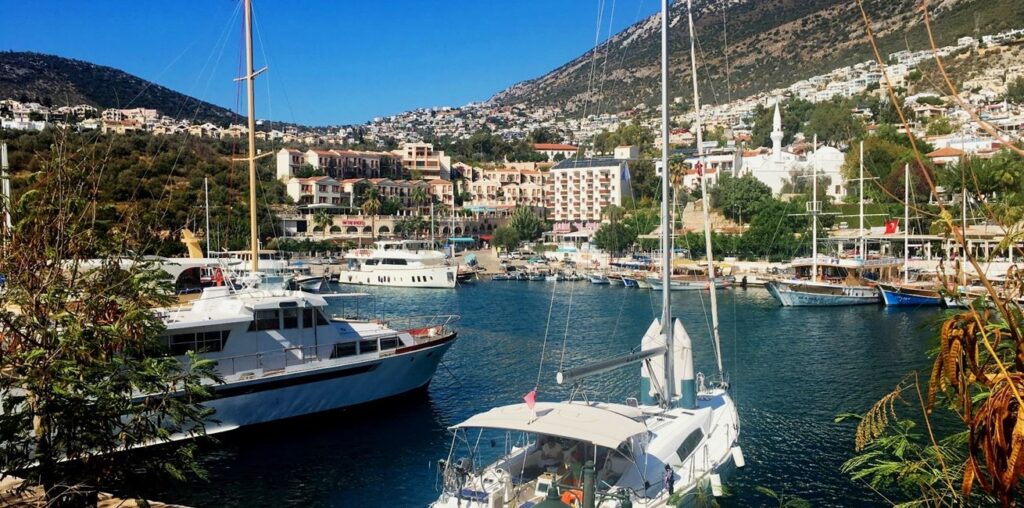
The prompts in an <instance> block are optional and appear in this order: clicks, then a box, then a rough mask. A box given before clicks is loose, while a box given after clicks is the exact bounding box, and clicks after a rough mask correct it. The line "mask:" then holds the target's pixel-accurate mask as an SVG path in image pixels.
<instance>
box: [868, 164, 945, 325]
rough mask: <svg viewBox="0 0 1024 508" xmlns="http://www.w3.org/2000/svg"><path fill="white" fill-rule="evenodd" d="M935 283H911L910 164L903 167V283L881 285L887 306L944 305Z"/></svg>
mask: <svg viewBox="0 0 1024 508" xmlns="http://www.w3.org/2000/svg"><path fill="white" fill-rule="evenodd" d="M937 285H938V283H937V282H935V281H919V282H911V281H910V164H907V165H905V166H904V167H903V282H902V283H901V284H886V283H879V284H878V290H879V291H881V292H882V301H884V302H885V304H886V305H887V306H901V305H913V306H922V305H942V303H943V298H942V293H941V292H940V291H939V289H938V287H937Z"/></svg>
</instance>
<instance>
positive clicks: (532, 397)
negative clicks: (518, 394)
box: [523, 387, 537, 411]
mask: <svg viewBox="0 0 1024 508" xmlns="http://www.w3.org/2000/svg"><path fill="white" fill-rule="evenodd" d="M523 401H525V402H526V407H528V408H530V411H533V406H534V405H535V404H537V388H536V387H534V389H533V390H530V392H529V393H527V394H526V395H523Z"/></svg>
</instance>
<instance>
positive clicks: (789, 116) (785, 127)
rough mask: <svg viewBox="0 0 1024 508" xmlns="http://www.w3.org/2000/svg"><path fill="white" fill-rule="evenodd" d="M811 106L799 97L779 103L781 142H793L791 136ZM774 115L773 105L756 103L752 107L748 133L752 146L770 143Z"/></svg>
mask: <svg viewBox="0 0 1024 508" xmlns="http://www.w3.org/2000/svg"><path fill="white" fill-rule="evenodd" d="M812 108H813V104H811V103H809V102H807V101H804V100H801V99H796V100H791V101H786V102H783V103H781V104H780V105H779V114H780V116H781V117H782V135H783V136H782V143H783V144H789V143H792V142H793V136H794V135H796V133H797V132H799V131H800V126H801V125H802V124H803V122H804V121H805V120H806V115H809V114H810V111H811V109H812ZM774 117H775V107H774V105H773V106H772V107H764V106H762V105H760V104H758V105H757V107H755V108H754V114H753V117H752V118H751V122H752V123H753V128H752V129H751V133H750V137H751V145H752V146H755V147H758V146H771V145H772V139H771V132H772V128H773V125H772V123H773V119H774Z"/></svg>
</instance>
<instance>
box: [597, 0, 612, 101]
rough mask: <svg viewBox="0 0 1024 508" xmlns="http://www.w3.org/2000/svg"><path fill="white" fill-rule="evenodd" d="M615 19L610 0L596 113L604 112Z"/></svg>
mask: <svg viewBox="0 0 1024 508" xmlns="http://www.w3.org/2000/svg"><path fill="white" fill-rule="evenodd" d="M614 21H615V0H612V12H611V14H609V15H608V30H607V34H608V35H607V38H606V39H605V40H604V61H602V62H601V87H600V90H599V91H598V93H597V114H598V115H600V114H601V113H603V112H604V84H605V81H607V79H608V53H610V52H611V47H612V45H611V40H612V23H613V22H614Z"/></svg>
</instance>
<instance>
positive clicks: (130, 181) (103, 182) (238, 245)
mask: <svg viewBox="0 0 1024 508" xmlns="http://www.w3.org/2000/svg"><path fill="white" fill-rule="evenodd" d="M0 138H3V140H4V141H5V142H6V143H7V145H8V151H9V153H10V165H11V172H12V187H13V199H14V200H15V201H17V200H18V199H19V196H21V195H24V193H26V192H27V191H28V190H30V189H32V188H34V187H35V186H36V185H37V182H39V180H40V178H41V172H42V171H43V170H44V169H45V168H47V167H48V165H49V164H52V163H53V161H54V160H55V159H59V158H60V159H66V161H67V162H68V163H72V164H76V165H80V166H82V167H84V168H88V171H89V173H90V174H96V175H98V176H97V179H96V181H97V182H98V185H97V186H96V189H95V190H94V191H93V192H94V208H93V210H92V211H91V212H92V213H93V214H94V218H95V228H96V230H97V233H98V234H100V235H103V234H105V232H107V231H108V230H109V228H111V227H113V225H114V224H118V223H119V222H120V220H121V219H122V218H123V217H125V216H130V217H133V219H134V220H137V221H138V222H139V223H138V224H137V225H135V226H136V227H134V228H133V230H134V231H137V232H138V233H137V234H136V235H135V236H136V237H135V238H134V240H133V243H134V244H133V245H131V246H130V248H131V249H132V250H134V251H136V252H140V253H142V254H158V255H174V254H180V253H183V252H184V248H183V246H182V244H181V243H179V241H178V238H179V234H180V231H181V229H182V228H186V227H187V228H190V229H192V230H193V231H196V232H197V233H198V234H200V235H202V234H203V233H202V231H203V230H204V229H205V227H204V221H205V210H204V207H203V203H204V195H203V179H204V178H209V190H210V192H209V195H210V230H211V231H212V232H213V235H212V237H211V246H212V248H213V249H214V250H222V249H231V250H235V249H243V248H247V246H248V238H249V236H248V235H249V205H248V202H249V194H248V193H249V185H248V175H247V170H248V168H247V166H246V164H245V163H244V162H237V161H232V159H233V158H235V157H239V156H240V154H241V150H244V147H239V146H237V145H236V144H235V142H234V141H229V140H225V141H221V140H211V139H201V138H194V137H187V136H183V135H178V136H153V135H149V134H144V133H135V134H128V135H106V136H105V135H99V134H96V133H91V134H87V135H83V134H76V133H73V132H69V131H64V130H56V129H48V130H46V131H43V132H41V133H22V132H16V131H2V133H0ZM273 164H274V160H273V159H272V158H264V159H261V160H260V166H259V182H260V185H259V189H258V192H257V196H258V201H257V202H258V203H259V208H258V210H257V211H258V215H259V222H260V238H261V239H262V240H263V241H266V240H268V239H269V238H270V237H272V236H274V234H275V226H276V224H275V221H274V218H273V215H274V213H273V212H274V211H275V210H276V209H278V208H279V207H280V206H281V205H283V204H285V203H287V202H288V198H287V195H286V193H285V188H284V185H283V184H281V183H280V182H279V181H278V180H277V179H276V178H275V177H274V167H273ZM276 233H277V234H280V231H279V230H278V231H276ZM204 242H205V240H204Z"/></svg>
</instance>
